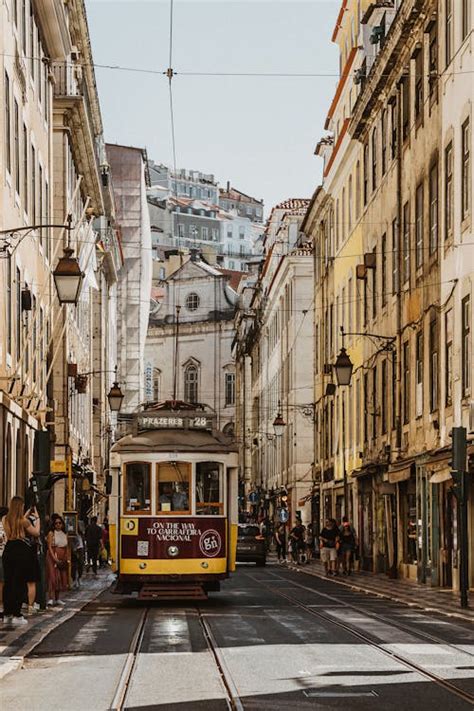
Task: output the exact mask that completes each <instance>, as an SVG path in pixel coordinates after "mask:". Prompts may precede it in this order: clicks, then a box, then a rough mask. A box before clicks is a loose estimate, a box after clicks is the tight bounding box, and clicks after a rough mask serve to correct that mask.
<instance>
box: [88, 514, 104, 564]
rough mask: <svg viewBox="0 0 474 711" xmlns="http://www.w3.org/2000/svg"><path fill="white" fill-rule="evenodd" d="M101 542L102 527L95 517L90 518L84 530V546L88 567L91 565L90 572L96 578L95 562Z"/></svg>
mask: <svg viewBox="0 0 474 711" xmlns="http://www.w3.org/2000/svg"><path fill="white" fill-rule="evenodd" d="M101 542H102V526H99V524H98V523H97V516H92V518H91V522H90V524H89V525H88V526H87V528H86V545H87V560H88V567H90V566H91V565H92V572H93V573H94V576H95V577H97V560H98V558H99V551H100V546H101Z"/></svg>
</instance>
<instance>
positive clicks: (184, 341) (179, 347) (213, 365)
mask: <svg viewBox="0 0 474 711" xmlns="http://www.w3.org/2000/svg"><path fill="white" fill-rule="evenodd" d="M165 266H166V274H167V276H166V279H165V280H164V281H162V282H161V286H160V293H159V294H158V295H157V301H156V302H155V304H154V305H153V304H152V311H151V313H150V324H149V328H148V336H147V342H146V349H145V374H146V379H145V395H146V400H148V401H155V402H156V401H164V400H173V399H178V400H185V401H186V402H192V403H205V404H206V405H209V406H210V407H212V408H213V409H214V410H215V412H216V414H217V424H218V427H219V429H221V430H224V431H225V432H227V433H229V432H231V431H233V426H234V414H235V365H234V361H233V358H232V355H231V345H232V341H233V338H234V322H233V319H234V314H235V303H236V299H237V295H236V292H235V291H234V289H233V288H232V287H231V286H230V284H229V276H228V275H225V274H224V273H223V272H222V271H221V270H220V269H218V268H216V267H213V266H211V265H209V264H208V263H207V262H205V261H204V260H203V259H201V258H200V257H199V256H198V255H197V253H196V252H193V254H192V255H191V256H190V255H183V254H181V253H177V252H176V251H175V252H173V253H172V254H170V255H169V257H168V259H167V261H166V264H165ZM178 316H179V324H178Z"/></svg>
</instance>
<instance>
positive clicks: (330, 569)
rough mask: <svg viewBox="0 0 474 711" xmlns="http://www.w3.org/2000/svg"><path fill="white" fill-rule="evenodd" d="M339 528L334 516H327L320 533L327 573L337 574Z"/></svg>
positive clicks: (323, 560)
mask: <svg viewBox="0 0 474 711" xmlns="http://www.w3.org/2000/svg"><path fill="white" fill-rule="evenodd" d="M339 538H340V536H339V529H338V527H337V523H336V521H335V520H334V519H333V518H327V519H326V521H325V522H324V528H323V529H322V530H321V532H320V534H319V540H320V548H321V560H322V562H323V563H324V570H325V572H326V575H328V576H329V575H337V545H338V543H339Z"/></svg>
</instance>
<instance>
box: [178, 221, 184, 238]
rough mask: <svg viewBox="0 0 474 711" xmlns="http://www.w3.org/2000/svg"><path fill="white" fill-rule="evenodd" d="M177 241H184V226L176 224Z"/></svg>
mask: <svg viewBox="0 0 474 711" xmlns="http://www.w3.org/2000/svg"><path fill="white" fill-rule="evenodd" d="M178 239H184V225H183V224H182V223H181V222H178Z"/></svg>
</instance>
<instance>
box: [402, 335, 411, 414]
mask: <svg viewBox="0 0 474 711" xmlns="http://www.w3.org/2000/svg"><path fill="white" fill-rule="evenodd" d="M409 421H410V344H409V342H408V341H405V343H404V344H403V424H405V425H406V424H408V422H409Z"/></svg>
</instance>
